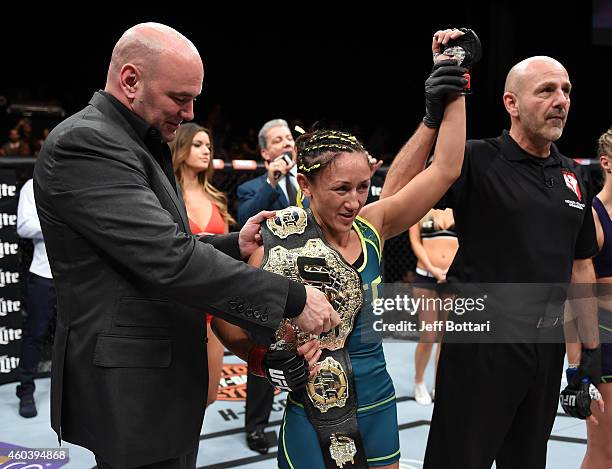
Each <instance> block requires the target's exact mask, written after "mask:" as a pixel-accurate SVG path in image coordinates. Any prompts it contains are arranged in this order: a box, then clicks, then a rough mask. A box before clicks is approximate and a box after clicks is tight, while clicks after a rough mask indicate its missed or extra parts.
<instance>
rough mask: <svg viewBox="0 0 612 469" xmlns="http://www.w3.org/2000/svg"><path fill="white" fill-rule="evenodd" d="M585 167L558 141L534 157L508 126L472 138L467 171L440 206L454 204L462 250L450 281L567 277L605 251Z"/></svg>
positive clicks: (530, 280) (563, 279)
mask: <svg viewBox="0 0 612 469" xmlns="http://www.w3.org/2000/svg"><path fill="white" fill-rule="evenodd" d="M579 171H580V170H579V167H578V165H577V164H576V163H574V161H572V160H571V159H569V158H567V157H565V156H563V155H561V154H560V153H559V151H558V150H557V147H556V146H555V145H554V144H553V145H552V146H551V153H550V156H549V157H548V158H537V157H534V156H531V155H530V154H528V153H527V152H525V151H524V150H523V149H521V148H520V147H519V146H518V144H517V143H516V142H515V141H514V140H513V139H512V138H511V137H510V135H509V133H508V132H507V131H504V132H503V133H502V135H501V136H500V137H497V138H491V139H484V140H469V141H468V142H467V143H466V150H465V161H464V163H463V168H462V170H461V176H460V177H459V179H458V180H457V181H456V182H455V184H453V186H452V187H451V188H450V189H449V191H448V192H447V194H446V195H445V196H444V197H443V199H442V200H441V201H440V203H439V204H438V206H439V207H440V208H442V207H450V208H452V209H453V210H454V216H455V227H456V230H457V233H458V236H459V250H458V251H457V254H456V256H455V259H454V261H453V264H452V266H451V268H450V270H449V274H448V278H449V281H456V282H470V283H472V282H487V283H489V282H495V283H566V282H569V281H570V278H571V271H572V264H573V260H574V259H575V258H577V259H583V258H588V257H591V256H593V255H595V254H596V253H597V242H596V238H595V226H594V224H593V215H592V213H591V201H590V200H587V190H586V187H585V185H584V182H583V180H582V177H581V176H580V172H579Z"/></svg>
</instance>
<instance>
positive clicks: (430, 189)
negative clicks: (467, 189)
mask: <svg viewBox="0 0 612 469" xmlns="http://www.w3.org/2000/svg"><path fill="white" fill-rule="evenodd" d="M464 150H465V97H464V96H456V97H455V98H453V99H452V100H451V101H450V102H449V103H448V105H447V106H446V109H445V111H444V118H443V120H442V125H441V126H440V134H439V136H438V142H437V144H436V150H435V153H434V158H433V162H432V164H431V166H429V168H427V169H426V170H424V171H423V172H421V173H420V174H418V175H417V176H416V177H415V178H414V179H413V180H412V181H410V182H409V183H408V184H407V185H406V186H404V187H403V188H402V189H401V190H400V191H399V192H398V193H396V194H395V195H393V196H390V197H387V198H385V199H383V200H379V201H378V202H375V203H373V204H370V205H366V206H365V207H364V208H363V210H362V214H363V217H364V218H366V219H368V220H370V221H372V222H373V223H374V224H375V225H376V226H379V227H380V228H381V236H382V237H383V239H389V238H392V237H393V236H397V235H398V234H400V233H402V232H404V231H406V230H407V229H408V228H409V227H411V226H412V225H414V224H415V223H416V222H417V221H418V220H420V219H421V218H422V217H423V216H424V215H425V214H426V213H427V211H428V210H429V209H431V208H432V207H433V206H434V205H435V204H436V202H438V200H440V198H441V197H442V196H443V195H444V194H445V193H446V191H447V190H448V188H449V187H450V186H451V185H452V184H453V182H454V181H455V180H456V179H457V178H458V177H459V175H460V174H461V166H462V164H463V154H464Z"/></svg>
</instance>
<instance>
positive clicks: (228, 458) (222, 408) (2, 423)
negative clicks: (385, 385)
mask: <svg viewBox="0 0 612 469" xmlns="http://www.w3.org/2000/svg"><path fill="white" fill-rule="evenodd" d="M414 347H415V345H414V344H413V343H385V353H386V356H387V362H388V366H389V371H390V373H391V376H392V377H393V380H394V383H395V389H396V394H397V396H398V419H399V425H400V441H401V451H402V459H401V463H400V467H401V468H402V469H410V468H415V469H418V468H421V467H422V461H423V454H424V452H425V444H426V441H427V432H428V430H429V420H430V418H431V411H432V406H426V407H424V406H420V405H418V404H417V403H416V402H415V401H414V400H413V399H412V398H411V396H412V395H413V385H412V381H413V375H414V371H413V370H414V366H413V354H414ZM226 363H228V364H230V363H241V362H240V361H239V360H238V359H236V358H235V357H226ZM426 382H427V383H428V385H429V386H430V387H431V385H432V384H433V367H432V366H431V365H430V367H429V369H428V371H427V375H426ZM49 384H50V383H49V379H41V380H38V381H37V389H36V395H35V397H36V402H37V404H38V410H39V414H38V416H37V417H35V418H33V419H23V418H21V417H20V416H19V414H18V413H17V398H16V397H15V384H7V385H4V386H0V447H2V444H3V443H4V444H6V443H8V444H10V445H14V446H20V447H26V448H56V447H57V439H56V437H55V433H53V431H52V430H51V428H50V425H49ZM242 384H243V379H242V376H240V375H237V376H235V377H233V378H228V380H227V381H226V385H227V386H226V387H227V388H228V389H229V388H231V389H234V388H236V389H238V388H240V387H241V385H242ZM285 396H286V395H285V394H284V393H283V394H278V395H277V396H276V398H275V405H274V409H273V411H272V415H271V418H270V422H271V426H270V428H269V429H268V430H273V431H276V432H278V427H279V423H280V420H281V418H282V415H283V406H284V399H285ZM243 423H244V401H242V400H234V401H221V400H218V401H217V402H215V403H214V404H213V405H212V406H210V407H209V409H208V410H207V413H206V418H205V421H204V428H203V429H202V435H203V436H202V437H201V443H200V449H199V455H198V464H197V465H198V468H207V469H211V468H215V469H223V468H247V467H248V468H253V469H262V468H275V467H276V447H274V448H272V449H271V452H270V454H268V455H267V456H261V455H259V454H258V453H255V452H253V451H250V450H249V449H248V447H247V446H246V443H245V440H244V433H243V431H242V425H243ZM585 438H586V429H585V424H584V422H581V421H578V420H575V419H571V418H569V417H565V416H558V417H557V419H556V421H555V426H554V430H553V434H552V437H551V440H550V442H549V444H548V461H547V468H550V469H569V468H571V469H576V468H579V467H580V463H581V461H582V457H583V455H584V451H585V449H586V445H585ZM64 445H65V446H66V447H68V448H69V454H70V461H69V462H68V463H67V464H65V465H63V466H61V467H62V468H66V469H72V468H75V469H91V468H92V467H94V466H95V461H94V458H93V455H92V453H91V452H89V451H88V450H85V449H83V448H80V447H78V446H74V445H70V444H69V443H64ZM20 467H21V466H20ZM30 467H33V466H30ZM55 467H59V466H55ZM0 468H3V464H2V460H1V459H0ZM517 469H518V468H517Z"/></svg>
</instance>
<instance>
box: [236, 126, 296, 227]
mask: <svg viewBox="0 0 612 469" xmlns="http://www.w3.org/2000/svg"><path fill="white" fill-rule="evenodd" d="M258 140H259V148H260V153H261V157H262V158H263V160H264V165H265V167H266V172H265V173H264V174H262V175H261V176H259V177H256V178H255V179H251V180H250V181H247V182H245V183H243V184H241V185H239V186H238V189H237V190H236V193H237V195H238V201H239V203H240V206H239V207H238V222H239V223H241V224H243V223H245V222H246V220H247V219H248V218H249V217H251V216H253V215H254V214H256V213H259V212H261V211H262V210H280V209H283V208H285V207H288V206H290V205H296V196H297V190H298V183H297V167H296V165H295V158H296V153H295V141H294V140H293V135H291V130H290V129H289V125H288V124H287V121H285V120H283V119H273V120H271V121H268V122H266V123H265V124H264V125H263V127H262V128H261V130H260V131H259V135H258Z"/></svg>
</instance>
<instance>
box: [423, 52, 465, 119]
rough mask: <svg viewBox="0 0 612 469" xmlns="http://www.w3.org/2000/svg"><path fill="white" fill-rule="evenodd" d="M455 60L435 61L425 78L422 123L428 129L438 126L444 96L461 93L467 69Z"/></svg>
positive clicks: (443, 105) (441, 114)
mask: <svg viewBox="0 0 612 469" xmlns="http://www.w3.org/2000/svg"><path fill="white" fill-rule="evenodd" d="M455 64H456V62H455V60H440V61H439V62H437V63H435V64H434V66H433V68H432V70H431V75H429V78H428V79H427V80H425V117H423V123H424V124H425V125H426V126H427V127H429V128H430V129H437V128H438V127H440V123H441V122H442V117H443V116H444V107H445V106H446V96H447V95H448V94H451V93H461V92H462V91H463V87H464V85H465V84H466V83H467V79H466V78H464V77H463V75H464V74H465V73H466V72H467V69H465V68H463V67H459V66H457V65H455Z"/></svg>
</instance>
